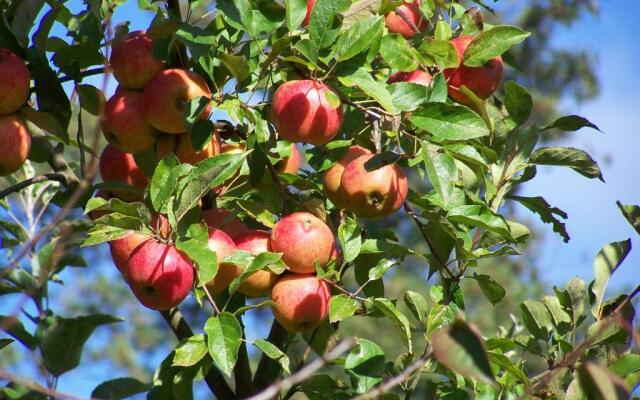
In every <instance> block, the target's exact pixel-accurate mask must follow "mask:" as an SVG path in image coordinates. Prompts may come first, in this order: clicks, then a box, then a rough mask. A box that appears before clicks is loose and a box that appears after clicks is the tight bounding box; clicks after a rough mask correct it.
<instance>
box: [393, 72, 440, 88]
mask: <svg viewBox="0 0 640 400" xmlns="http://www.w3.org/2000/svg"><path fill="white" fill-rule="evenodd" d="M396 82H409V83H415V84H417V85H422V86H429V84H430V83H431V74H430V73H428V72H425V71H422V70H420V69H417V70H415V71H411V72H396V73H395V74H392V75H391V76H390V77H389V79H388V80H387V83H396Z"/></svg>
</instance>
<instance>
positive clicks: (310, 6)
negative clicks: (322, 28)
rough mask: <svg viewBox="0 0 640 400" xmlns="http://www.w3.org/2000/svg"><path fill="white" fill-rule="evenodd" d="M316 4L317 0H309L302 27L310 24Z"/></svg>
mask: <svg viewBox="0 0 640 400" xmlns="http://www.w3.org/2000/svg"><path fill="white" fill-rule="evenodd" d="M315 5H316V0H307V14H306V15H305V16H304V19H303V20H302V25H301V26H302V27H303V28H306V27H307V26H309V21H310V20H311V11H313V7H314V6H315Z"/></svg>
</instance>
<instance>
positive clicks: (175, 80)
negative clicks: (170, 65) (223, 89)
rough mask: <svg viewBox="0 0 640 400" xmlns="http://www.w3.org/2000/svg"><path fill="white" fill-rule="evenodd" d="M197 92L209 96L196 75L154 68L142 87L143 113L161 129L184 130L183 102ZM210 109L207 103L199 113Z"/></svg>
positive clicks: (205, 112) (180, 131)
mask: <svg viewBox="0 0 640 400" xmlns="http://www.w3.org/2000/svg"><path fill="white" fill-rule="evenodd" d="M200 96H205V97H207V98H211V90H209V87H208V86H207V82H205V80H204V79H202V77H200V75H198V74H196V73H193V72H190V71H185V70H183V69H177V68H174V69H167V70H164V71H161V72H158V73H157V74H156V75H155V76H154V77H153V78H151V81H149V83H148V84H147V85H146V86H145V88H144V93H143V103H144V104H143V110H144V116H145V118H146V119H147V121H149V123H150V124H151V125H153V126H154V127H155V128H156V129H158V130H160V131H162V132H167V133H175V134H180V133H184V132H185V131H186V130H187V128H186V127H185V125H184V110H185V106H186V105H187V103H188V102H189V101H190V100H192V99H194V98H196V97H200ZM210 112H211V106H210V105H208V106H207V107H206V108H205V110H204V111H203V112H202V114H201V115H200V117H201V118H207V116H208V115H209V113H210Z"/></svg>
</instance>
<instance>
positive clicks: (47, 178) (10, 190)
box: [0, 174, 67, 200]
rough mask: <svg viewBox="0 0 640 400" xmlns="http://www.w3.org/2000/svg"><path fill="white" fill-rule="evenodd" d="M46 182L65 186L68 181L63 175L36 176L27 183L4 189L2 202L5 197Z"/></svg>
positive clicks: (26, 181)
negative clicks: (54, 182) (55, 182)
mask: <svg viewBox="0 0 640 400" xmlns="http://www.w3.org/2000/svg"><path fill="white" fill-rule="evenodd" d="M45 181H57V182H60V183H62V184H65V183H66V181H67V179H66V177H65V176H64V175H62V174H44V175H40V176H34V177H33V178H29V179H27V180H25V181H22V182H20V183H18V184H16V185H13V186H11V187H8V188H6V189H4V190H3V191H0V200H1V199H4V198H5V197H7V196H8V195H10V194H11V193H15V192H19V191H20V190H22V189H24V188H26V187H27V186H31V185H33V184H36V183H39V182H45Z"/></svg>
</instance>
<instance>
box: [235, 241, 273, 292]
mask: <svg viewBox="0 0 640 400" xmlns="http://www.w3.org/2000/svg"><path fill="white" fill-rule="evenodd" d="M270 241H271V234H270V233H269V232H267V231H260V230H251V231H248V232H245V233H243V234H242V235H240V236H238V237H237V238H236V239H235V242H236V247H237V248H238V250H245V251H248V252H249V253H251V254H253V255H254V256H257V255H259V254H262V253H265V252H267V251H270V246H269V242H270ZM276 280H278V275H276V274H274V273H273V272H271V271H269V270H268V269H263V270H260V271H256V272H254V273H253V274H251V275H249V277H247V279H246V280H245V281H244V282H243V283H242V285H241V286H240V288H238V292H240V293H242V294H244V295H246V296H248V297H262V296H266V295H268V294H269V292H270V291H271V288H272V287H273V285H274V284H275V283H276Z"/></svg>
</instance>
